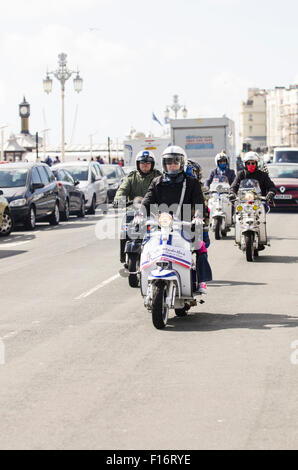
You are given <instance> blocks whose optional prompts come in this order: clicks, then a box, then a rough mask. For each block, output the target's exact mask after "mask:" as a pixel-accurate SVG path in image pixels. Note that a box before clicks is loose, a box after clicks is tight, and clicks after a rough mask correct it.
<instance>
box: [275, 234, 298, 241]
mask: <svg viewBox="0 0 298 470" xmlns="http://www.w3.org/2000/svg"><path fill="white" fill-rule="evenodd" d="M269 238H270V240H298V237H272V236H271V235H270V237H269Z"/></svg>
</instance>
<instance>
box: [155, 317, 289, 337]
mask: <svg viewBox="0 0 298 470" xmlns="http://www.w3.org/2000/svg"><path fill="white" fill-rule="evenodd" d="M233 328H245V329H250V330H271V329H272V328H298V317H291V316H289V315H279V314H276V315H272V314H268V313H237V314H235V315H225V314H211V313H204V312H203V313H199V312H193V313H189V314H188V315H187V316H186V317H182V318H181V317H180V318H179V317H174V318H169V320H168V325H167V327H166V328H165V329H164V330H163V331H169V332H171V331H218V330H230V329H233Z"/></svg>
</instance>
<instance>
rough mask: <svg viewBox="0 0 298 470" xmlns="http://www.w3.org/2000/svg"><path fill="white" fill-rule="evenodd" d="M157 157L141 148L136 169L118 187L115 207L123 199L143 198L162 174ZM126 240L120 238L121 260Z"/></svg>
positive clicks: (123, 258)
mask: <svg viewBox="0 0 298 470" xmlns="http://www.w3.org/2000/svg"><path fill="white" fill-rule="evenodd" d="M154 167H155V157H154V154H153V153H152V152H151V151H149V150H141V151H140V152H139V153H138V154H137V156H136V170H133V171H131V172H130V173H129V174H128V176H127V178H126V179H125V180H124V181H123V183H122V184H121V186H120V187H119V188H118V190H117V192H116V194H115V198H114V203H113V207H114V208H117V207H118V206H119V205H121V203H122V201H123V199H125V201H126V202H130V201H133V200H134V198H135V197H141V198H143V197H144V196H145V194H146V192H147V191H148V188H149V186H150V184H151V182H152V180H153V179H154V178H156V177H157V176H160V175H161V173H160V171H159V170H157V169H155V168H154ZM125 244H126V240H125V239H121V240H120V262H121V263H124V262H125V253H124V250H125Z"/></svg>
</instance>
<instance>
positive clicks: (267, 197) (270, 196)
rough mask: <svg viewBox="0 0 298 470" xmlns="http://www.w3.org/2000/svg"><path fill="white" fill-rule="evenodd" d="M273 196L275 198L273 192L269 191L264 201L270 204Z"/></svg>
mask: <svg viewBox="0 0 298 470" xmlns="http://www.w3.org/2000/svg"><path fill="white" fill-rule="evenodd" d="M274 196H275V193H274V192H273V191H269V193H267V195H266V201H267V202H268V204H272V202H273V199H274Z"/></svg>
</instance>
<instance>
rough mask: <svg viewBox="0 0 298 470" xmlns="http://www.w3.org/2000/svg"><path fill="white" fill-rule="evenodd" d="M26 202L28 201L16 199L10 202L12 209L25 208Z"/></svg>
mask: <svg viewBox="0 0 298 470" xmlns="http://www.w3.org/2000/svg"><path fill="white" fill-rule="evenodd" d="M26 202H27V201H26V199H15V200H14V201H11V202H10V207H22V206H25V204H26Z"/></svg>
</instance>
